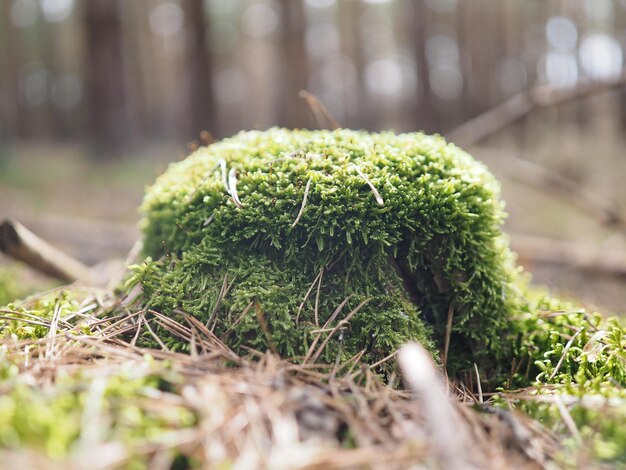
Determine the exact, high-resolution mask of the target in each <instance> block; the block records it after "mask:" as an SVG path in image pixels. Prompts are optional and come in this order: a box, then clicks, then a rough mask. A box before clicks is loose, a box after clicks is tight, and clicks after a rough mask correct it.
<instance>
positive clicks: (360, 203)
mask: <svg viewBox="0 0 626 470" xmlns="http://www.w3.org/2000/svg"><path fill="white" fill-rule="evenodd" d="M143 211H144V214H145V220H144V226H143V230H144V233H145V240H144V243H145V247H144V249H145V254H146V256H147V257H148V259H147V260H146V262H145V263H144V264H143V265H142V266H140V267H138V268H137V269H136V271H135V275H134V276H133V277H132V278H131V279H130V280H129V286H131V285H134V284H136V283H141V285H142V286H143V289H144V292H145V293H146V295H145V299H146V303H147V306H148V307H154V308H157V309H159V310H161V311H163V312H165V313H169V314H171V315H176V311H177V309H180V310H184V311H186V312H189V313H191V314H192V315H194V316H196V317H197V318H199V319H201V320H202V321H204V322H206V323H207V325H208V326H209V327H211V328H212V329H214V331H215V332H216V334H218V336H220V337H222V338H225V339H226V342H227V344H229V345H230V346H231V347H233V348H234V349H235V350H239V349H241V348H243V347H251V348H256V349H261V350H264V349H267V348H270V349H273V350H275V351H277V352H279V353H280V354H281V355H284V356H296V357H297V356H306V355H307V353H308V355H309V356H311V354H313V355H317V356H319V358H321V359H324V360H327V361H335V360H337V358H338V357H339V359H340V360H347V359H349V358H350V357H353V356H355V355H360V354H363V358H364V359H365V360H366V361H368V362H369V363H373V362H376V361H378V360H380V359H382V358H383V357H385V356H386V355H388V354H389V353H390V352H392V351H394V350H395V348H396V347H397V346H399V345H400V344H402V343H404V342H406V341H408V340H418V341H420V342H422V343H423V344H425V345H427V346H428V347H430V348H431V349H432V348H433V346H434V345H435V344H436V345H437V347H439V348H442V347H443V343H444V337H445V336H446V324H447V322H448V320H449V319H452V328H451V332H452V340H451V341H450V345H451V346H450V352H449V361H448V363H449V366H450V365H452V366H453V368H454V367H455V366H456V365H462V364H463V363H465V362H468V361H469V363H471V361H480V360H481V359H484V358H487V357H488V356H489V357H490V358H492V360H493V359H495V360H497V359H498V358H499V357H500V356H501V355H502V354H503V353H502V351H503V349H502V348H501V347H500V346H501V345H500V338H501V337H502V333H503V330H505V329H506V325H507V321H508V320H507V319H508V317H509V316H510V315H511V314H512V313H514V312H516V311H517V309H518V303H519V300H518V296H517V295H516V294H515V289H514V287H513V282H514V280H515V278H516V276H517V271H516V269H515V267H514V263H513V262H512V255H511V252H510V251H509V249H508V243H507V239H506V238H505V237H504V236H503V234H502V232H501V229H500V226H501V223H502V220H503V216H504V212H503V204H502V203H501V201H500V200H499V185H498V182H497V181H496V180H495V178H494V177H493V176H492V175H491V174H490V173H489V172H488V170H487V169H486V168H485V166H483V165H482V164H481V163H478V162H476V161H475V160H474V159H473V158H472V157H471V156H470V155H468V154H467V153H465V152H464V151H462V150H461V149H459V148H458V147H456V146H454V145H452V144H449V143H447V142H446V141H445V140H444V139H443V138H441V137H439V136H427V135H424V134H420V133H412V134H394V133H390V132H385V133H380V134H374V133H367V132H359V131H351V130H336V131H304V130H295V131H292V130H285V129H270V130H268V131H250V132H242V133H240V134H238V135H236V136H234V137H232V138H229V139H225V140H223V141H220V142H218V143H215V144H213V145H211V146H209V147H205V148H201V149H199V150H197V151H196V152H195V153H194V154H193V155H191V156H190V157H188V158H187V159H186V160H184V161H181V162H178V163H175V164H172V165H171V166H170V168H169V169H168V170H167V171H166V172H165V173H164V174H163V175H162V176H160V177H159V178H158V180H157V181H156V183H155V184H154V186H153V187H151V188H150V189H149V190H148V192H147V194H146V197H145V201H144V204H143ZM322 344H323V346H324V347H323V348H318V346H321V345H322Z"/></svg>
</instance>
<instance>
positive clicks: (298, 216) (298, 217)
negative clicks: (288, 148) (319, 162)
mask: <svg viewBox="0 0 626 470" xmlns="http://www.w3.org/2000/svg"><path fill="white" fill-rule="evenodd" d="M310 188H311V178H309V180H308V181H307V182H306V187H305V188H304V197H303V198H302V205H301V206H300V210H299V211H298V215H297V217H296V220H294V221H293V224H291V228H294V227H295V226H296V225H298V222H300V217H302V213H303V212H304V208H305V207H306V199H307V197H308V196H309V189H310Z"/></svg>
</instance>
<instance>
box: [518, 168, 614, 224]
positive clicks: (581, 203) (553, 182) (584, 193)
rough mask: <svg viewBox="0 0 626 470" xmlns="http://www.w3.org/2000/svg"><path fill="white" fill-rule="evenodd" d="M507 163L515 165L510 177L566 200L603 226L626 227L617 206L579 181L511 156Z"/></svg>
mask: <svg viewBox="0 0 626 470" xmlns="http://www.w3.org/2000/svg"><path fill="white" fill-rule="evenodd" d="M508 161H509V162H511V163H512V164H513V168H512V169H511V176H512V177H513V178H515V179H516V180H518V181H521V182H523V183H526V184H529V185H531V186H534V187H537V188H539V189H542V190H545V191H547V192H551V193H555V194H557V195H559V196H564V197H566V198H567V201H568V202H572V203H574V204H575V205H576V206H578V207H580V208H581V209H582V210H584V211H585V212H587V213H588V214H590V215H591V216H593V217H594V218H598V219H599V220H600V222H602V223H603V224H604V225H607V226H613V225H621V226H624V225H626V223H625V221H624V218H623V217H622V216H621V214H620V213H619V209H618V208H617V205H616V204H615V203H614V202H612V201H610V200H608V199H606V198H604V197H602V196H600V195H598V194H596V193H594V192H593V191H590V190H589V189H586V188H585V187H584V186H581V185H580V184H579V183H577V182H576V181H574V180H572V179H570V178H567V177H565V176H563V175H561V174H559V173H556V172H553V171H550V170H549V169H547V168H545V167H543V166H542V165H539V164H537V163H533V162H530V161H528V160H523V159H521V158H517V157H514V156H511V157H509V158H508Z"/></svg>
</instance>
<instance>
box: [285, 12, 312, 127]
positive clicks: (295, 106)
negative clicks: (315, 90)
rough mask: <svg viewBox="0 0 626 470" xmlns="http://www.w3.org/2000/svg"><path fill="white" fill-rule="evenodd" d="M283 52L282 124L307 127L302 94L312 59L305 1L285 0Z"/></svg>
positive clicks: (305, 86)
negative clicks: (307, 43)
mask: <svg viewBox="0 0 626 470" xmlns="http://www.w3.org/2000/svg"><path fill="white" fill-rule="evenodd" d="M280 6H281V20H282V21H281V23H282V29H281V34H280V45H279V51H280V52H279V55H280V57H281V59H282V71H281V74H280V80H281V87H280V91H279V93H280V95H281V96H279V100H278V124H279V125H281V126H287V127H307V124H308V118H307V114H306V107H305V105H304V103H303V101H302V100H301V99H300V97H299V96H298V93H299V92H300V90H305V89H306V88H307V86H308V85H307V83H308V60H307V53H306V48H305V45H304V34H305V32H306V17H305V15H304V5H303V4H302V0H281V2H280Z"/></svg>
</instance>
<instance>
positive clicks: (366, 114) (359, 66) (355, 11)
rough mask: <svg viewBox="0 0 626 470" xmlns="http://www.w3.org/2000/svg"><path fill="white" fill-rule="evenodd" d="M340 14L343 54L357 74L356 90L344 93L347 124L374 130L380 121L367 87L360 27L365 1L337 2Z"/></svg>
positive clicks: (347, 90)
mask: <svg viewBox="0 0 626 470" xmlns="http://www.w3.org/2000/svg"><path fill="white" fill-rule="evenodd" d="M337 8H338V11H339V34H340V35H341V36H340V37H341V39H340V41H341V52H342V54H343V55H345V56H346V57H347V58H349V59H350V60H351V61H352V64H353V65H354V70H355V72H356V87H355V88H356V89H355V90H351V89H350V90H349V89H346V90H345V94H346V97H347V99H346V109H347V113H346V114H347V119H346V121H347V122H352V123H353V127H356V128H363V129H371V128H373V127H375V125H376V124H378V123H377V122H375V121H374V119H373V118H374V116H376V113H373V112H371V110H372V103H371V99H370V95H369V93H368V91H367V87H366V85H365V77H364V75H365V73H364V71H365V65H366V59H365V53H364V51H363V41H362V40H361V31H360V28H359V18H361V16H362V15H363V12H364V10H365V8H366V6H365V5H364V4H363V2H360V1H352V2H338V3H337Z"/></svg>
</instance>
